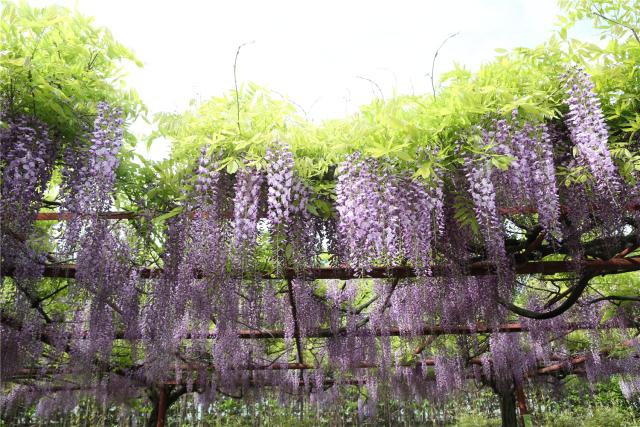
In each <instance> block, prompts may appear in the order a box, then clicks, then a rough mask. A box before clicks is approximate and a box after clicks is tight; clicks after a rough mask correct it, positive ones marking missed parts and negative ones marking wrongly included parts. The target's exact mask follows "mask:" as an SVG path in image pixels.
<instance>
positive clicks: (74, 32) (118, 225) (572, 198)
mask: <svg viewBox="0 0 640 427" xmlns="http://www.w3.org/2000/svg"><path fill="white" fill-rule="evenodd" d="M561 5H562V7H563V8H564V10H565V11H566V14H565V15H564V16H563V17H561V18H560V26H559V29H558V31H557V33H555V34H553V35H552V36H551V38H550V39H549V40H548V41H547V42H546V43H545V44H543V45H541V46H539V47H536V48H519V49H515V50H513V51H501V52H499V55H498V56H497V57H496V58H495V59H494V60H493V61H491V62H489V63H486V64H484V65H483V66H482V67H481V68H480V69H479V70H478V71H477V72H470V71H468V70H466V69H464V68H463V67H460V66H457V67H456V68H454V69H453V70H451V71H450V72H448V73H446V74H445V75H444V76H443V77H442V79H441V81H440V84H439V86H438V87H437V88H435V89H434V93H426V94H422V95H411V96H409V95H399V96H396V97H393V98H390V99H376V100H374V101H373V102H372V103H371V104H370V105H367V106H363V107H362V109H361V111H360V112H359V113H358V114H355V115H353V116H350V117H346V118H344V119H340V120H330V121H326V122H324V123H322V124H314V123H311V122H310V121H308V120H306V119H305V117H304V112H303V111H299V109H298V108H296V105H295V104H293V103H292V102H290V101H288V100H286V99H282V97H280V96H278V95H276V94H274V93H272V92H270V91H269V90H268V89H266V88H261V87H258V86H256V85H254V84H251V83H247V84H243V85H240V86H239V87H237V88H236V89H235V90H231V91H229V92H228V93H227V94H225V95H223V96H220V97H215V98H212V99H210V100H208V101H205V102H202V103H199V104H194V105H193V106H192V107H191V108H190V109H189V110H187V111H185V112H183V113H173V114H169V113H165V114H160V115H159V116H158V117H157V118H156V120H157V124H158V127H157V130H156V131H155V132H154V133H153V134H152V135H150V136H149V137H148V139H147V140H146V141H136V139H135V138H134V137H133V136H132V135H130V134H129V133H128V132H127V130H126V129H127V126H128V124H130V123H131V121H132V120H133V119H135V118H136V117H137V116H138V115H139V114H141V113H144V111H145V109H144V106H143V105H142V103H141V101H140V100H139V99H138V97H137V95H136V93H135V92H134V91H132V90H129V89H128V88H127V87H126V86H125V85H124V83H123V81H122V78H121V69H122V65H123V64H124V63H125V62H127V61H133V62H134V63H136V64H138V60H137V59H136V58H135V57H134V56H133V55H132V54H131V52H129V51H128V50H127V49H126V48H125V47H123V46H122V45H120V44H119V43H117V42H116V41H115V40H113V39H112V37H111V35H110V34H109V32H108V31H107V30H105V29H99V28H95V27H94V26H93V25H92V24H91V20H89V19H87V18H85V17H83V16H81V15H78V14H76V13H72V12H69V11H68V10H66V9H64V8H60V7H49V8H45V9H38V8H33V7H30V6H29V5H27V4H26V3H17V4H15V3H11V2H3V6H2V17H3V19H2V23H1V24H0V26H1V28H2V30H1V31H0V37H1V39H0V40H1V42H2V43H1V45H2V51H1V52H2V54H1V56H0V102H1V103H0V113H1V116H0V120H1V122H2V123H1V124H2V126H1V127H0V141H1V143H2V149H1V154H2V157H1V159H0V167H1V168H2V205H1V208H2V270H1V271H2V288H1V292H0V295H1V300H0V303H1V307H0V309H1V314H2V318H1V320H2V323H1V328H2V329H1V332H2V347H1V351H2V359H1V361H2V370H1V374H2V386H3V396H4V397H3V400H2V411H3V412H2V413H3V419H6V420H8V422H10V420H12V419H13V420H17V419H19V417H24V416H25V415H24V414H25V413H28V410H29V408H32V407H33V406H36V408H37V409H36V416H37V417H44V418H46V417H50V416H57V415H56V414H58V413H57V412H56V411H70V410H71V409H73V408H76V407H78V405H79V402H81V400H80V399H83V398H86V397H91V398H93V399H95V401H96V402H99V403H100V404H102V405H132V404H134V403H135V402H140V401H141V399H143V398H144V397H148V398H149V399H150V401H151V405H150V408H152V409H151V410H150V413H149V415H148V417H147V422H148V424H149V425H163V424H162V423H164V420H165V417H166V411H167V408H168V407H170V406H171V405H172V404H173V403H174V402H176V401H177V400H178V399H179V398H180V397H181V396H182V395H184V394H190V393H197V395H198V399H199V402H200V403H202V404H203V405H204V406H202V407H203V408H209V407H210V406H209V405H210V404H213V403H214V402H216V400H217V399H219V397H220V396H233V397H237V398H240V399H245V400H247V401H249V402H251V401H255V400H256V399H258V400H259V399H266V398H270V397H274V396H278V397H279V398H280V399H281V400H283V401H285V402H289V403H291V404H295V405H300V406H302V405H305V404H306V405H308V406H310V407H312V408H317V410H318V411H321V410H322V409H323V408H331V407H333V405H337V404H340V402H344V401H354V400H356V401H357V402H358V412H359V414H360V416H361V417H362V418H363V419H364V418H367V417H375V412H376V410H377V408H378V406H379V402H388V401H390V400H394V401H398V402H412V404H415V403H416V402H423V401H425V402H433V403H435V404H442V405H444V404H445V402H446V401H447V400H448V399H453V398H455V397H456V396H457V395H458V396H459V395H460V393H462V392H464V391H466V390H471V389H474V390H475V389H477V388H481V387H485V386H486V387H488V388H489V389H491V390H493V391H494V392H495V393H496V394H497V395H498V397H499V402H500V405H501V410H502V420H503V423H504V424H505V425H515V423H516V404H518V405H519V411H520V414H521V415H525V412H526V400H525V398H524V390H525V389H527V390H531V391H532V392H533V390H539V389H544V388H545V387H547V386H548V385H549V384H554V385H558V384H562V383H563V382H564V381H565V380H566V378H574V376H579V377H585V378H586V380H587V381H588V382H589V383H590V384H598V383H601V382H603V381H608V379H609V378H611V377H612V376H616V378H618V379H620V381H621V384H623V388H624V389H625V390H626V391H625V393H626V394H628V395H633V394H635V393H637V390H638V387H640V380H639V377H638V375H639V374H640V371H639V369H640V365H639V364H638V360H639V359H638V350H639V348H638V345H639V343H638V341H637V338H636V335H637V328H638V322H637V321H638V318H637V315H638V314H637V313H638V312H637V310H638V302H640V294H639V293H638V288H637V287H638V284H639V283H638V282H639V280H638V279H639V276H638V273H637V272H634V271H635V270H638V269H640V254H639V251H638V248H639V247H640V232H639V229H640V184H639V179H640V93H639V92H640V73H639V66H638V64H639V63H640V39H638V33H639V32H640V22H639V21H640V14H639V13H638V11H640V4H638V2H637V1H626V2H610V1H562V2H561ZM582 19H591V20H592V21H593V23H594V25H595V26H596V28H598V29H599V30H601V34H602V38H601V41H600V42H599V43H596V44H593V43H587V42H583V41H579V40H574V39H571V38H570V37H569V34H570V32H571V27H572V26H573V25H574V24H575V23H576V22H577V21H579V20H582ZM158 138H163V139H165V140H168V141H169V142H170V143H171V147H172V149H171V156H170V158H169V159H167V160H163V161H159V162H154V161H150V160H148V159H145V158H144V157H142V156H140V155H138V154H136V152H135V151H134V149H135V146H136V144H145V143H146V144H151V145H152V144H153V143H154V141H155V140H156V139H158ZM407 404H408V403H407ZM523 405H524V406H523ZM300 413H302V411H300Z"/></svg>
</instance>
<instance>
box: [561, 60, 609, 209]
mask: <svg viewBox="0 0 640 427" xmlns="http://www.w3.org/2000/svg"><path fill="white" fill-rule="evenodd" d="M562 80H563V82H564V88H565V90H566V93H567V99H566V104H567V105H568V106H569V112H568V114H567V116H566V120H565V122H566V124H567V127H568V129H569V135H570V138H571V142H572V143H573V145H574V146H575V150H574V154H575V157H576V160H577V161H578V164H579V165H581V166H584V167H586V168H587V170H588V171H589V172H590V173H591V174H592V175H593V178H594V182H593V185H594V187H595V188H596V189H597V191H598V192H599V193H600V194H602V195H608V196H609V198H611V199H612V200H615V199H616V197H617V195H618V192H619V191H620V177H619V175H618V172H617V169H616V166H615V165H614V163H613V160H612V158H611V153H610V152H609V147H608V144H607V143H608V140H609V135H608V129H607V124H606V123H605V120H604V115H603V113H602V107H601V106H600V100H599V99H598V97H597V95H596V94H595V91H594V88H595V86H594V84H593V81H592V80H591V76H589V74H587V73H586V72H585V71H584V69H583V68H582V67H574V68H572V69H570V70H569V71H568V72H567V73H566V74H564V75H563V76H562Z"/></svg>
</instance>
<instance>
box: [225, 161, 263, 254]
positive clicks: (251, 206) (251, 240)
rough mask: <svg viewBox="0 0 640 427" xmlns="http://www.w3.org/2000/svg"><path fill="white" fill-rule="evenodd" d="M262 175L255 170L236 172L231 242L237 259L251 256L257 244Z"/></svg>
mask: <svg viewBox="0 0 640 427" xmlns="http://www.w3.org/2000/svg"><path fill="white" fill-rule="evenodd" d="M263 181H264V175H263V174H262V173H260V172H258V171H256V170H251V169H247V170H242V171H239V172H238V173H237V174H236V183H235V187H234V193H235V195H234V199H233V206H234V210H233V243H232V246H233V248H234V250H235V251H237V254H238V256H237V258H238V259H239V260H241V261H242V260H246V258H251V254H252V251H253V248H254V247H255V246H256V244H257V241H256V239H257V236H258V219H259V218H258V214H259V212H258V209H259V205H260V192H261V189H262V184H263Z"/></svg>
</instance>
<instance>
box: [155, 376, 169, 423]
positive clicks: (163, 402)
mask: <svg viewBox="0 0 640 427" xmlns="http://www.w3.org/2000/svg"><path fill="white" fill-rule="evenodd" d="M159 391H160V393H159V396H158V420H157V421H156V427H165V425H166V421H167V407H168V404H167V403H168V400H169V396H168V394H169V393H168V392H167V386H166V385H161V386H160V390H159Z"/></svg>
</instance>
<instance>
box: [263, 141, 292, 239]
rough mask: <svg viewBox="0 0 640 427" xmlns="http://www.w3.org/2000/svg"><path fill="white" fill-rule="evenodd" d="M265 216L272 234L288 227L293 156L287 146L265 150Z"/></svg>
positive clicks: (280, 145)
mask: <svg viewBox="0 0 640 427" xmlns="http://www.w3.org/2000/svg"><path fill="white" fill-rule="evenodd" d="M265 159H266V161H267V185H268V198H267V216H268V219H269V223H270V226H271V230H272V233H274V234H275V233H278V232H281V231H282V230H283V229H284V228H286V227H287V226H288V225H289V219H290V216H291V209H292V207H291V202H292V194H291V190H292V188H293V155H292V153H291V150H290V149H289V146H288V145H287V144H278V145H274V146H273V147H271V148H269V149H268V150H267V154H266V157H265Z"/></svg>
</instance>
